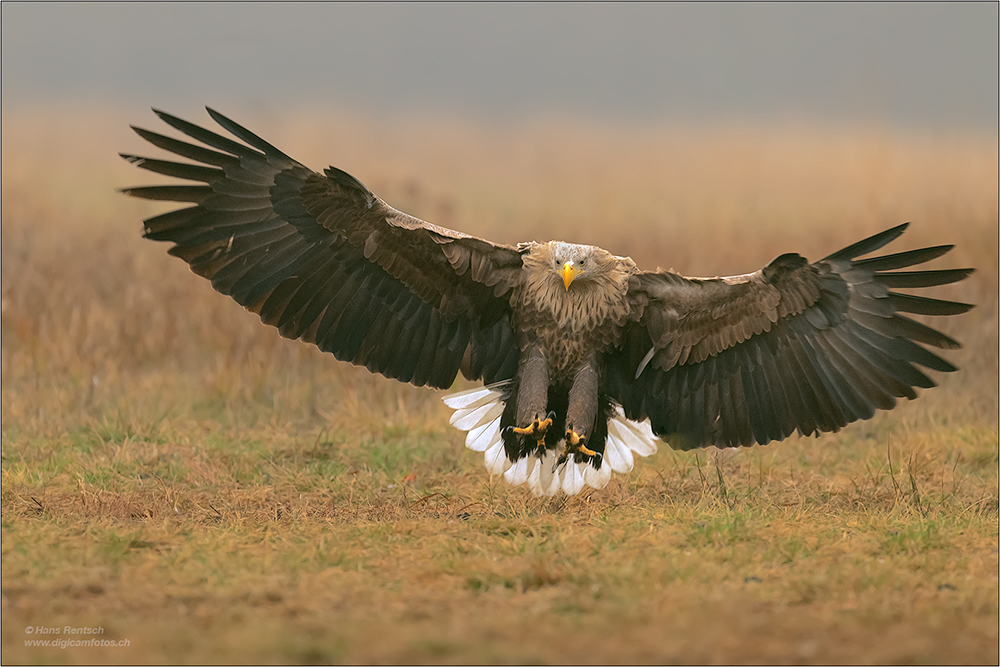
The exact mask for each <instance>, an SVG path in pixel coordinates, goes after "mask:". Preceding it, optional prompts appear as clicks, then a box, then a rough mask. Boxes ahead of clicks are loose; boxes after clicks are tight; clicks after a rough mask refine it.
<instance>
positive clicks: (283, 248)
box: [121, 109, 973, 496]
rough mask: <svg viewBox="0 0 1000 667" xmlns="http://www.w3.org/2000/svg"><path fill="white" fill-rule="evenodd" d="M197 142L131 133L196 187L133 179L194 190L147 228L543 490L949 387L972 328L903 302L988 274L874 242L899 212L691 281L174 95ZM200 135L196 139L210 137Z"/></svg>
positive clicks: (574, 487) (821, 427)
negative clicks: (253, 128) (515, 227)
mask: <svg viewBox="0 0 1000 667" xmlns="http://www.w3.org/2000/svg"><path fill="white" fill-rule="evenodd" d="M154 112H155V113H156V115H157V116H159V118H160V119H162V120H163V121H164V122H166V124H168V125H170V126H172V127H173V128H174V129H175V130H177V131H179V132H180V133H182V134H184V135H186V138H187V140H181V139H177V138H172V137H169V136H166V135H163V134H159V133H156V132H151V131H149V130H145V129H142V128H139V127H135V126H133V129H134V130H135V132H137V133H138V134H139V136H140V137H142V138H143V139H145V140H146V141H148V142H149V143H151V144H153V145H154V146H156V147H158V148H160V149H163V150H165V151H168V152H170V153H173V154H174V155H176V156H179V157H180V158H185V159H186V160H187V161H186V162H178V161H173V160H162V159H153V158H147V157H139V156H137V155H133V154H125V153H122V154H121V156H122V157H123V158H124V159H125V160H127V161H129V162H130V163H132V164H134V165H136V166H137V167H141V168H142V169H145V170H148V171H151V172H156V173H158V174H163V175H166V176H169V177H174V178H177V179H181V180H182V181H185V182H186V183H184V184H174V185H155V186H147V187H133V188H125V189H123V190H122V192H124V193H126V194H128V195H131V196H133V197H140V198H144V199H152V200H159V201H171V202H174V201H176V202H185V203H187V204H190V205H189V206H186V207H184V208H179V209H177V210H173V211H171V212H168V213H164V214H161V215H156V216H155V217H151V218H149V219H147V220H145V221H144V235H145V237H146V238H149V239H153V240H156V241H168V242H170V243H172V244H173V246H172V247H171V248H170V250H169V253H170V254H171V255H175V256H177V257H180V258H181V259H182V260H184V261H185V262H187V263H188V264H189V265H190V267H191V270H193V271H194V272H195V273H196V274H198V275H200V276H202V277H204V278H207V279H208V280H210V281H211V283H212V287H213V288H215V289H216V290H217V291H219V292H221V293H222V294H227V295H229V296H231V297H232V298H233V299H234V300H235V301H236V302H237V303H239V304H240V305H242V306H243V307H244V308H246V309H247V310H250V311H252V312H254V313H256V314H258V315H259V316H260V319H261V321H262V322H263V323H265V324H268V325H271V326H273V327H276V328H277V330H278V332H279V333H280V334H281V335H282V336H284V337H286V338H291V339H300V340H303V341H306V342H309V343H312V344H314V345H316V346H317V347H318V348H319V349H320V350H323V351H324V352H330V353H332V354H333V355H334V356H335V357H336V358H337V359H340V360H342V361H349V362H351V363H352V364H356V365H359V366H364V367H365V368H367V369H368V370H369V371H371V372H373V373H379V374H381V375H383V376H385V377H387V378H394V379H396V380H399V381H401V382H408V383H411V384H413V385H416V386H430V387H436V388H438V389H450V388H452V386H453V385H454V383H455V380H456V378H457V376H458V374H459V373H461V374H462V375H463V376H464V377H466V378H467V379H469V380H473V381H476V380H480V381H482V383H483V386H481V387H478V388H476V389H472V390H470V391H464V392H460V393H457V394H451V395H449V396H446V397H445V398H444V399H443V400H444V402H445V403H446V404H447V405H448V406H449V407H450V408H453V409H454V411H455V412H454V414H453V417H452V420H451V423H452V424H453V425H454V426H455V427H457V428H458V429H460V430H462V431H467V432H468V433H467V437H466V441H465V443H466V445H467V446H468V448H469V449H472V450H474V451H477V452H482V453H483V455H484V459H485V465H486V469H487V470H488V471H489V473H490V474H491V475H501V474H502V475H503V476H504V478H505V479H506V480H507V481H508V482H509V483H511V484H513V485H520V484H527V485H528V487H529V488H530V490H531V491H532V492H533V493H534V494H535V495H541V496H549V495H554V494H556V493H558V492H559V491H560V490H561V491H562V492H564V493H566V494H570V495H572V494H576V493H579V492H580V491H581V490H582V489H584V488H585V487H592V488H597V489H599V488H603V487H604V486H605V485H607V483H608V481H609V480H610V479H611V476H612V473H613V472H617V473H627V472H629V471H631V470H632V467H633V464H634V460H635V456H648V455H650V454H653V453H654V452H656V450H657V443H658V441H659V440H661V439H662V440H663V441H665V442H667V443H669V445H670V446H671V447H673V448H675V449H682V450H687V449H692V448H698V447H707V446H715V447H720V448H722V447H745V446H750V445H753V444H760V445H765V444H767V443H769V442H771V441H777V440H783V439H785V438H787V437H788V436H790V435H791V434H792V433H794V432H798V433H799V434H801V435H814V434H815V435H818V434H820V433H823V432H835V431H838V430H839V429H841V428H842V427H844V426H845V425H847V424H849V423H851V422H854V421H856V420H860V419H869V418H871V417H872V416H873V415H874V414H875V410H876V409H881V410H889V409H891V408H893V407H894V406H895V405H896V399H897V398H902V397H906V398H908V399H914V398H916V396H917V393H916V391H915V388H916V387H921V388H928V387H933V386H934V385H935V383H934V381H933V380H931V378H930V377H928V375H927V373H926V372H925V370H928V369H929V370H931V371H937V372H951V371H955V370H956V367H955V366H954V365H952V364H951V363H949V362H948V361H946V360H945V359H942V358H941V357H939V356H938V355H937V354H935V353H933V352H931V351H930V350H929V349H928V348H927V347H925V346H932V347H937V348H942V349H955V348H958V347H959V343H958V342H957V341H955V340H954V339H953V338H951V337H949V336H947V335H945V334H944V333H942V332H940V331H938V330H936V329H934V328H931V327H929V326H927V325H925V324H922V323H920V322H918V321H916V320H914V319H912V318H910V317H907V316H906V315H904V314H903V313H910V314H918V315H956V314H959V313H964V312H966V311H968V310H969V309H970V308H972V306H971V305H969V304H965V303H957V302H953V301H945V300H941V299H935V298H930V297H927V296H920V295H914V294H910V293H903V292H897V291H894V290H895V289H898V288H903V289H907V288H922V287H932V286H937V285H946V284H949V283H954V282H957V281H960V280H962V279H964V278H966V277H967V276H968V275H969V274H971V273H972V271H973V270H972V269H969V268H963V269H939V270H912V269H911V267H914V266H916V265H918V264H922V263H924V262H927V261H929V260H932V259H935V258H937V257H940V256H941V255H944V254H945V253H946V252H948V251H949V250H950V249H951V248H952V246H950V245H938V246H933V247H928V248H921V249H917V250H908V251H905V252H896V253H893V254H883V255H879V256H875V257H871V256H869V257H865V256H866V255H870V254H871V253H874V252H875V251H877V250H879V249H880V248H882V247H883V246H885V245H886V244H888V243H890V242H891V241H893V240H895V239H896V238H898V237H899V236H900V235H901V234H902V233H903V231H904V230H905V229H906V227H907V224H901V225H899V226H896V227H893V228H892V229H888V230H886V231H883V232H881V233H878V234H875V235H874V236H870V237H868V238H866V239H864V240H861V241H858V242H857V243H854V244H852V245H849V246H847V247H846V248H843V249H842V250H838V251H837V252H834V253H833V254H831V255H828V256H827V257H824V258H823V259H821V260H819V261H815V262H809V261H808V260H807V259H805V258H804V257H802V256H801V255H798V254H795V253H788V254H783V255H780V256H779V257H777V258H776V259H775V260H774V261H772V262H771V263H770V264H768V265H767V266H765V267H764V268H762V269H761V270H759V271H756V272H754V273H748V274H744V275H737V276H730V277H716V278H690V277H685V276H682V275H679V274H677V273H674V272H672V271H664V270H659V269H658V270H656V271H643V270H641V269H639V267H637V266H636V264H635V263H634V262H633V261H632V260H631V259H630V258H628V257H618V256H616V255H613V254H611V253H610V252H608V251H607V250H603V249H602V248H598V247H595V246H592V245H580V244H575V243H566V242H562V241H549V242H528V243H521V244H518V245H516V246H512V245H504V244H499V243H492V242H490V241H487V240H485V239H482V238H477V237H475V236H471V235H469V234H464V233H462V232H459V231H454V230H451V229H446V228H444V227H439V226H437V225H434V224H431V223H428V222H424V221H423V220H420V219H417V218H415V217H413V216H410V215H407V214H405V213H402V212H400V211H397V210H396V209H394V208H392V207H391V206H389V205H388V204H387V203H386V202H384V201H383V200H382V199H380V198H379V197H377V196H376V195H375V194H373V193H372V192H371V191H370V190H369V189H368V188H367V187H365V186H364V185H363V184H362V183H361V181H359V180H358V179H357V178H355V177H354V176H351V175H350V174H348V173H346V172H344V171H342V170H340V169H337V168H336V167H330V168H328V169H326V170H325V171H324V172H323V173H322V174H320V173H317V172H315V171H313V170H311V169H309V168H308V167H306V166H305V165H303V164H302V163H300V162H298V161H296V160H295V159H293V158H291V157H289V156H288V155H286V154H285V153H283V152H281V151H280V150H278V149H277V148H275V147H274V146H272V145H271V144H269V143H267V142H266V141H264V140H263V139H261V138H260V137H258V136H257V135H256V134H254V133H252V132H250V131H249V130H247V129H246V128H244V127H242V126H241V125H238V124H237V123H235V122H233V121H232V120H230V119H229V118H227V117H225V116H223V115H222V114H220V113H218V112H216V111H214V110H212V109H208V113H209V115H210V116H211V117H212V118H213V119H214V120H215V122H216V123H218V124H219V126H221V128H223V129H224V130H225V131H227V132H228V133H229V134H230V135H232V138H230V137H226V136H223V135H221V134H219V133H217V132H213V131H210V130H207V129H204V128H202V127H200V126H198V125H194V124H192V123H190V122H187V121H184V120H182V119H180V118H177V117H175V116H172V115H170V114H167V113H164V112H162V111H158V110H156V109H154ZM190 140H193V141H194V142H195V143H192V142H191V141H190Z"/></svg>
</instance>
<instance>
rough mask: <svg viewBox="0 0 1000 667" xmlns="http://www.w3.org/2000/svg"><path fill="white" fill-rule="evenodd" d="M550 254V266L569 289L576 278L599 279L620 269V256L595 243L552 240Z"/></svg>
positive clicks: (583, 279) (549, 245)
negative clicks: (583, 243)
mask: <svg viewBox="0 0 1000 667" xmlns="http://www.w3.org/2000/svg"><path fill="white" fill-rule="evenodd" d="M548 256H549V266H550V267H551V268H552V270H553V271H555V272H556V273H557V274H558V275H559V277H560V278H561V279H562V282H563V285H564V286H565V288H566V290H567V291H569V286H570V285H571V284H572V283H573V282H574V281H576V280H579V281H592V280H598V279H600V278H604V277H607V276H608V275H609V274H611V273H612V272H614V271H618V270H619V259H620V258H618V257H615V256H614V255H612V254H611V253H610V252H608V251H607V250H603V249H602V248H598V247H597V246H593V245H577V244H575V243H565V242H563V241H550V242H549V244H548Z"/></svg>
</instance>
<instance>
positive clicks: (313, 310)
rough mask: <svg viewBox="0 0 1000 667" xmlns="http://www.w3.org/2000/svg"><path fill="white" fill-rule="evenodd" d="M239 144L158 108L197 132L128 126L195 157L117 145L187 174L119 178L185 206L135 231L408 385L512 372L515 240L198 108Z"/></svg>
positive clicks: (289, 333) (236, 293) (265, 309)
mask: <svg viewBox="0 0 1000 667" xmlns="http://www.w3.org/2000/svg"><path fill="white" fill-rule="evenodd" d="M208 111H209V114H211V116H212V118H214V119H215V120H216V122H218V123H219V125H221V126H222V127H223V128H224V129H226V130H227V131H228V132H230V133H231V134H232V135H233V136H235V137H236V138H237V139H240V140H241V141H242V142H244V143H240V142H238V141H234V140H232V139H229V138H226V137H223V136H221V135H219V134H216V133H214V132H210V131H208V130H205V129H203V128H201V127H198V126H197V125H192V124H191V123H188V122H186V121H183V120H181V119H179V118H175V117H174V116H171V115H169V114H166V113H162V112H159V111H157V112H156V113H157V115H158V116H159V117H160V118H161V119H163V120H164V121H165V122H166V123H168V124H169V125H171V126H173V127H174V128H176V129H178V130H180V131H181V132H183V133H184V134H186V135H188V137H191V138H192V139H195V140H196V141H198V142H200V143H201V144H203V145H195V144H192V143H187V142H185V141H179V140H177V139H172V138H170V137H167V136H164V135H161V134H157V133H155V132H150V131H148V130H143V129H140V128H133V129H135V131H136V132H137V133H138V134H139V136H141V137H143V138H144V139H146V140H147V141H149V142H150V143H152V144H154V145H155V146H158V147H160V148H162V149H165V150H167V151H170V152H172V153H174V154H176V155H178V156H180V157H182V158H187V159H188V160H192V161H193V162H194V163H195V164H191V163H181V162H172V161H164V160H154V159H148V158H142V157H137V156H134V155H125V154H123V155H122V157H124V158H125V159H126V160H128V161H130V162H132V163H134V164H135V165H136V166H138V167H141V168H143V169H147V170H149V171H153V172H157V173H160V174H165V175H167V176H173V177H176V178H180V179H184V180H186V181H191V182H193V184H184V185H166V186H151V187H138V188H128V189H126V190H124V192H125V193H127V194H130V195H132V196H134V197H142V198H145V199H157V200H163V201H180V202H189V203H191V204H193V206H190V207H187V208H182V209H179V210H176V211H172V212H170V213H165V214H163V215H158V216H156V217H153V218H150V219H148V220H146V221H145V223H144V224H145V236H146V237H147V238H150V239H154V240H157V241H170V242H172V243H173V244H174V246H173V247H172V248H171V249H170V254H172V255H176V256H178V257H180V258H181V259H183V260H184V261H185V262H187V263H188V264H190V265H191V269H192V270H193V271H194V272H195V273H197V274H198V275H200V276H203V277H205V278H208V279H209V280H210V281H212V287H214V288H215V289H216V290H218V291H219V292H222V293H223V294H228V295H229V296H231V297H233V299H235V300H236V301H237V302H238V303H239V304H241V305H242V306H244V307H245V308H247V309H248V310H250V311H253V312H255V313H257V314H259V315H260V318H261V321H263V322H264V323H265V324H270V325H272V326H275V327H277V328H278V331H279V332H280V333H281V335H282V336H285V337H287V338H301V339H302V340H305V341H308V342H311V343H315V344H316V345H317V346H318V347H319V348H320V349H321V350H323V351H326V352H332V353H333V354H334V355H335V356H336V357H337V358H338V359H341V360H343V361H350V362H351V363H354V364H358V365H361V366H365V367H367V368H368V369H369V370H371V371H374V372H377V373H381V374H382V375H385V376H387V377H390V378H397V379H399V380H401V381H404V382H412V383H413V384H415V385H418V386H420V385H424V384H429V385H431V386H434V387H441V388H446V387H450V386H451V384H452V382H453V381H454V379H455V376H456V374H457V373H458V371H459V370H461V371H462V373H463V374H464V375H465V376H466V377H468V378H470V379H477V378H483V380H484V381H485V382H487V383H491V382H495V381H498V380H504V379H507V378H509V377H511V376H513V374H514V372H515V371H516V368H517V359H518V349H517V345H516V343H515V342H514V336H513V332H512V330H511V325H510V304H509V301H508V292H509V291H510V289H511V287H512V286H513V284H514V282H515V280H516V279H517V275H518V273H519V271H520V268H521V255H520V253H519V252H518V250H517V249H516V248H513V247H509V246H502V245H496V244H493V243H490V242H488V241H485V240H483V239H479V238H475V237H473V236H469V235H467V234H462V233H460V232H456V231H452V230H449V229H445V228H443V227H438V226H436V225H432V224H429V223H426V222H424V221H422V220H418V219H417V218H414V217H411V216H408V215H406V214H404V213H401V212H399V211H397V210H395V209H393V208H392V207H390V206H389V205H387V204H386V203H385V202H383V201H382V200H381V199H379V198H378V197H376V196H375V195H373V194H372V193H371V192H370V191H369V190H368V189H367V188H366V187H365V186H364V185H362V184H361V182H360V181H358V180H357V179H356V178H354V177H353V176H351V175H349V174H347V173H345V172H343V171H341V170H339V169H336V168H334V167H330V168H329V169H327V170H326V172H325V174H323V175H321V174H317V173H316V172H313V171H311V170H310V169H308V168H306V167H305V166H303V165H302V164H300V163H299V162H297V161H295V160H293V159H292V158H290V157H288V156H287V155H285V154H284V153H282V152H281V151H279V150H278V149H277V148H275V147H274V146H271V145H270V144H268V143H266V142H265V141H263V140H262V139H260V138H259V137H257V136H256V135H254V134H253V133H251V132H249V131H248V130H246V129H245V128H243V127H241V126H240V125H237V124H236V123H234V122H233V121H231V120H229V119H228V118H226V117H225V116H222V115H221V114H219V113H217V112H215V111H213V110H211V109H209V110H208Z"/></svg>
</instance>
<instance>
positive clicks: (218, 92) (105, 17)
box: [3, 2, 998, 128]
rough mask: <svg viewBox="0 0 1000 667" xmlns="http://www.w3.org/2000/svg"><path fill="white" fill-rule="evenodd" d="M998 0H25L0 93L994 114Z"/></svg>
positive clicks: (492, 108)
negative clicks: (543, 0)
mask: <svg viewBox="0 0 1000 667" xmlns="http://www.w3.org/2000/svg"><path fill="white" fill-rule="evenodd" d="M997 13H998V9H997V5H996V4H995V3H947V2H946V3H877V2H874V3H798V4H796V3H769V4H755V3H732V4H729V3H690V4H686V3H667V4H655V3H649V4H646V3H642V4H610V3H609V4H599V3H593V4H592V3H588V4H572V3H552V4H522V3H469V4H462V3H438V4H422V3H373V4H348V3H335V4H320V3H301V4H289V3H274V4H266V3H254V4H246V5H241V4H230V3H219V4H197V3H194V4H181V5H174V4H170V3H99V4H91V3H12V4H9V5H4V6H3V104H4V107H5V108H6V107H8V106H11V105H19V104H25V103H32V102H39V101H67V100H91V101H95V100H96V101H101V102H108V101H114V102H116V103H122V104H128V105H137V106H139V107H143V106H148V105H163V106H171V105H172V106H176V105H177V104H180V103H192V104H202V103H212V104H217V105H222V104H225V105H227V106H229V107H235V108H239V109H246V108H247V107H251V106H254V107H260V108H263V109H267V110H270V111H275V112H276V111H278V110H281V109H285V108H287V107H289V106H291V107H297V106H300V105H302V104H306V103H309V104H324V105H331V104H332V105H339V106H348V107H355V108H359V109H364V110H366V111H368V112H374V113H382V114H390V115H405V114H410V113H412V112H413V111H415V110H419V111H425V112H429V113H430V112H440V111H446V112H447V113H449V114H456V113H458V114H462V115H468V116H474V117H482V118H489V119H493V120H503V121H509V120H511V119H513V118H523V117H530V116H535V115H538V114H543V113H548V114H567V113H569V114H572V115H574V116H581V117H586V118H600V119H616V120H649V119H657V120H659V119H663V118H679V119H704V118H706V117H709V118H738V119H740V120H746V119H747V118H756V119H766V118H773V117H775V116H779V117H790V116H791V117H800V116H805V117H809V118H819V119H825V120H833V121H838V122H845V121H857V120H864V121H869V122H880V123H884V124H887V125H898V124H906V125H912V126H917V127H937V128H941V127H946V126H956V125H957V126H963V127H986V128H994V127H995V126H996V121H997V97H998V95H997V78H998V77H997V19H998V16H997Z"/></svg>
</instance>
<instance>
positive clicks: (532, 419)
mask: <svg viewBox="0 0 1000 667" xmlns="http://www.w3.org/2000/svg"><path fill="white" fill-rule="evenodd" d="M548 402H549V365H548V362H546V361H545V355H544V354H542V351H541V350H540V349H539V348H538V347H537V346H532V347H529V348H528V349H527V350H526V351H525V352H524V353H523V355H522V357H521V366H520V368H519V369H518V383H517V413H516V417H517V421H516V424H517V425H516V426H515V427H514V428H513V431H514V433H516V434H518V435H520V436H530V437H531V438H533V439H534V440H536V441H538V442H539V443H541V442H542V441H543V440H544V439H545V432H546V430H547V429H548V428H549V427H550V426H552V418H553V417H554V415H552V414H549V413H547V408H548Z"/></svg>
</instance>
